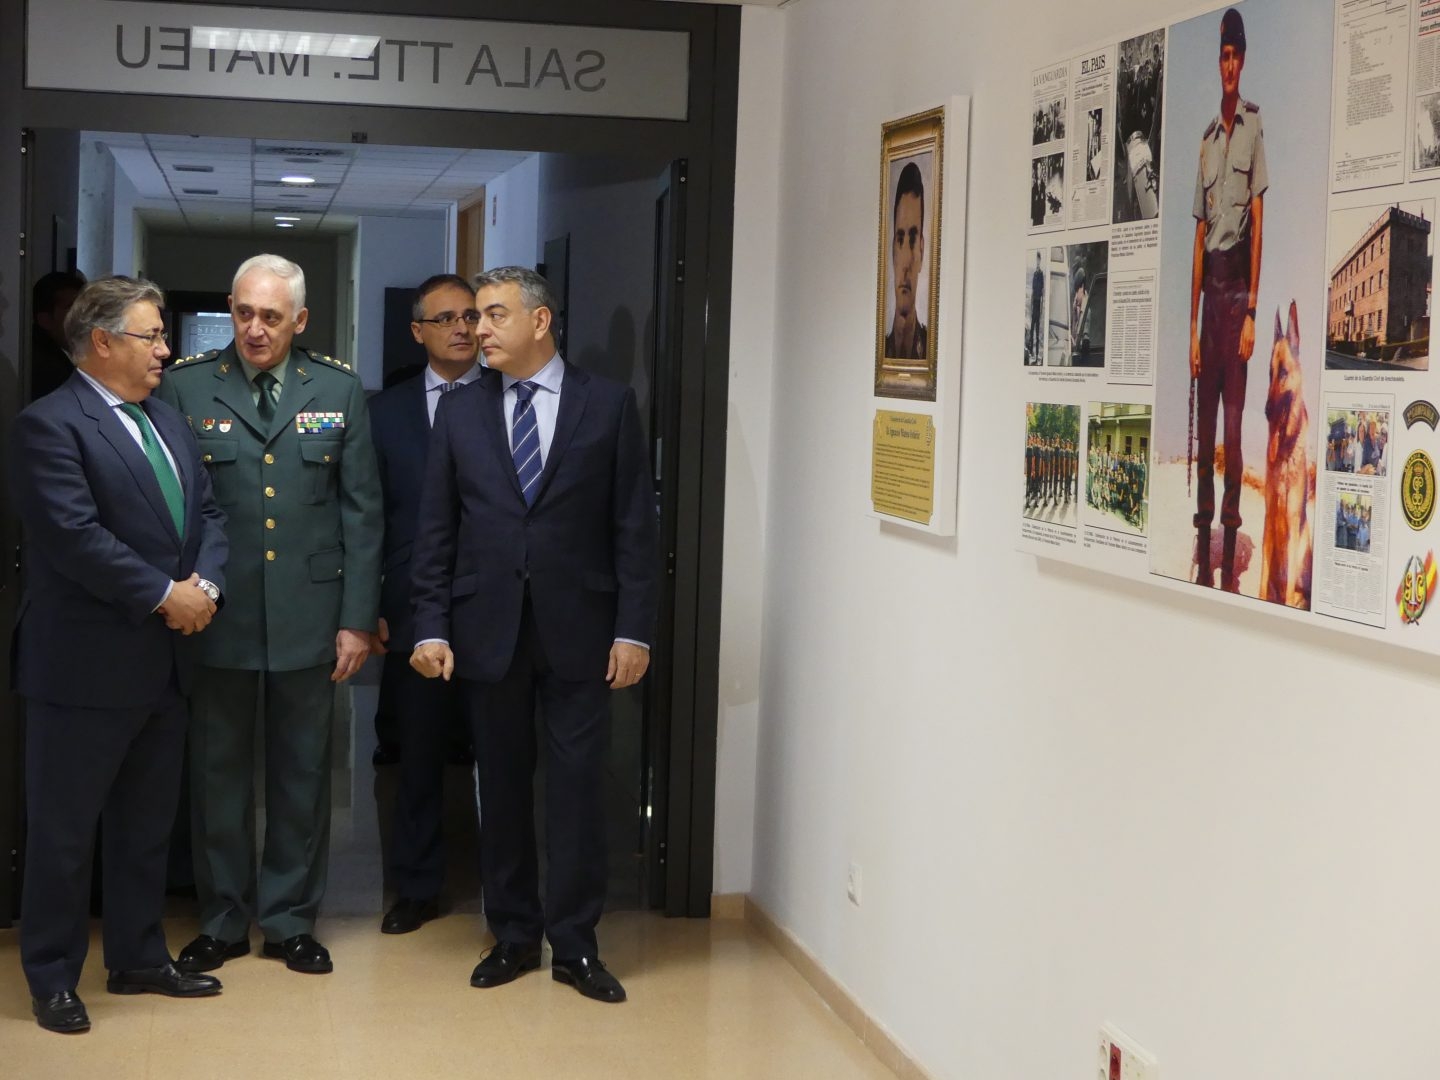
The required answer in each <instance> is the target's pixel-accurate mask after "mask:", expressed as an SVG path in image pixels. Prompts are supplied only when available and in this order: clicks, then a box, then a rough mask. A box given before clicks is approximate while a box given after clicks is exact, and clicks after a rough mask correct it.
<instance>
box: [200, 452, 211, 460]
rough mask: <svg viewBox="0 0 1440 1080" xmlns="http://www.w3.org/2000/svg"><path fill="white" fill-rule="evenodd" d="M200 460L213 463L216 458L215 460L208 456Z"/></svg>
mask: <svg viewBox="0 0 1440 1080" xmlns="http://www.w3.org/2000/svg"><path fill="white" fill-rule="evenodd" d="M200 460H201V461H213V460H214V458H213V457H212V456H211V455H210V454H206V455H205V456H204V457H203V458H201V459H200Z"/></svg>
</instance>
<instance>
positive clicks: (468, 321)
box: [415, 311, 480, 330]
mask: <svg viewBox="0 0 1440 1080" xmlns="http://www.w3.org/2000/svg"><path fill="white" fill-rule="evenodd" d="M415 321H416V322H422V323H433V324H434V325H435V326H438V327H440V328H441V329H442V330H449V329H450V327H452V326H454V325H455V324H456V323H458V322H463V323H464V324H465V325H466V326H478V325H479V324H480V312H478V311H462V312H461V313H460V314H458V315H457V314H455V312H453V311H442V312H441V313H440V314H439V315H436V316H435V317H434V318H433V319H416V320H415Z"/></svg>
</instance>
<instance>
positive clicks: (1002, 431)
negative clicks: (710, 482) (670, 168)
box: [717, 0, 1440, 1080]
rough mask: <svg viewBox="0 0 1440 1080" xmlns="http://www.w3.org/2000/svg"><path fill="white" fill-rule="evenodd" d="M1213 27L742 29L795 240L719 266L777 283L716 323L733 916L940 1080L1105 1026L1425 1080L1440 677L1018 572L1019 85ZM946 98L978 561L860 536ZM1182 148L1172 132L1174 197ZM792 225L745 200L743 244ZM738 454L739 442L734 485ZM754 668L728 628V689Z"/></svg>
mask: <svg viewBox="0 0 1440 1080" xmlns="http://www.w3.org/2000/svg"><path fill="white" fill-rule="evenodd" d="M1196 10H1197V8H1196V7H1195V5H1193V4H1190V3H1188V2H1181V0H1106V2H1103V3H1102V2H1100V0H1083V2H1069V0H1036V2H1035V3H1032V4H1030V5H1027V6H1025V7H1023V8H1019V7H1016V6H1015V5H1003V4H990V3H982V2H979V0H906V2H900V0H890V2H875V0H794V2H792V3H791V4H789V5H787V7H786V8H784V9H783V11H781V12H778V13H776V12H764V13H759V12H754V11H752V10H747V12H746V14H745V22H746V24H747V28H750V27H753V25H756V24H755V20H757V19H759V20H783V22H784V49H783V57H781V58H780V60H781V62H780V63H778V64H777V65H775V67H776V68H777V69H778V70H779V71H780V72H781V73H780V74H776V75H771V76H766V75H764V74H763V73H761V74H760V75H758V76H757V77H758V78H760V79H761V80H762V81H761V84H760V85H759V86H758V87H757V86H750V87H747V89H746V91H745V92H746V94H754V93H757V92H762V93H770V94H773V100H772V103H771V107H770V109H768V110H766V111H764V112H763V113H761V112H758V111H746V110H745V109H744V108H743V105H742V114H741V130H740V145H741V155H742V160H744V158H745V155H746V154H747V153H750V152H754V153H757V154H761V155H769V156H770V160H769V162H768V174H769V175H770V176H771V177H772V183H773V184H775V185H777V186H778V227H777V229H776V230H775V234H774V243H773V244H772V245H770V247H769V249H768V250H767V251H764V252H757V251H756V250H755V246H756V244H758V240H757V238H756V237H755V236H754V235H752V236H751V237H750V239H751V241H752V244H751V245H750V246H749V247H747V248H746V252H747V254H746V255H745V256H743V257H742V255H741V246H740V245H739V244H737V254H736V272H737V278H738V276H739V275H740V273H742V272H743V271H745V270H746V269H747V263H746V260H747V259H749V260H751V266H752V267H753V268H754V269H756V270H757V272H763V268H764V266H765V264H766V260H767V258H768V259H769V260H771V261H773V263H774V265H775V266H776V268H777V273H776V275H775V284H774V290H775V303H774V305H773V309H772V311H770V312H760V313H758V317H760V318H763V319H765V320H768V321H767V322H766V324H765V325H766V329H765V331H764V332H763V333H762V332H761V331H760V330H757V329H756V327H755V326H753V325H751V322H752V320H753V319H755V318H756V317H757V312H756V311H755V310H754V309H753V308H751V307H748V306H747V305H746V304H745V303H744V302H742V301H741V298H740V294H739V292H738V291H737V296H736V303H735V308H734V311H735V315H734V319H733V324H734V325H733V329H732V333H734V334H735V339H736V342H737V348H736V350H735V352H734V354H733V355H732V359H731V366H732V372H733V371H735V370H736V369H740V370H742V371H743V370H744V366H745V364H746V361H747V357H746V355H745V354H744V353H742V352H741V351H740V349H739V347H738V342H740V341H741V340H742V334H743V335H744V340H747V341H759V345H758V346H757V347H758V348H763V349H766V355H767V356H768V357H769V360H770V362H771V363H772V364H773V369H774V374H773V383H772V384H771V386H770V389H771V392H772V393H773V403H772V406H771V408H772V410H773V412H772V418H771V420H770V432H769V436H768V439H769V447H768V457H767V458H766V462H765V466H764V470H763V471H764V474H765V475H764V486H765V489H766V498H767V499H768V503H767V505H766V508H765V511H764V513H763V515H761V527H762V529H763V537H764V547H763V556H757V557H755V558H752V559H746V558H744V557H736V558H735V560H734V561H733V562H732V561H730V559H729V556H730V554H731V553H732V551H734V550H735V548H734V547H733V546H732V545H731V542H730V541H731V540H732V539H738V538H737V537H735V535H734V530H735V529H736V527H737V526H736V524H735V519H734V518H733V517H732V516H731V515H729V514H728V513H727V532H729V533H730V534H731V535H730V536H727V562H726V567H725V577H726V590H727V596H728V595H729V594H730V593H731V591H732V590H734V589H737V588H740V589H746V588H751V589H753V588H755V587H756V583H757V582H759V583H762V584H763V590H764V592H763V624H764V625H763V648H762V649H759V650H758V655H759V663H760V669H761V678H760V692H759V701H758V707H757V709H756V723H757V735H756V738H757V752H756V759H757V762H758V764H757V770H756V776H755V781H754V782H755V788H756V792H757V794H756V797H755V826H754V834H753V842H754V860H753V884H752V891H753V895H754V896H755V898H756V899H757V900H758V901H759V902H760V903H761V904H763V905H764V906H765V908H766V909H767V910H768V911H769V912H771V913H772V914H773V915H774V916H775V917H776V918H777V919H778V920H779V922H780V923H782V924H783V925H784V926H785V927H787V928H788V929H789V930H790V931H792V932H793V933H794V934H795V935H796V936H797V937H798V938H799V939H800V941H801V942H802V943H803V944H804V945H805V946H806V947H807V948H808V949H810V950H811V951H812V952H813V953H814V954H815V955H816V956H817V957H818V958H819V960H820V961H821V962H822V963H823V964H824V966H825V967H826V968H827V969H828V970H829V971H830V972H831V973H832V974H833V975H834V976H835V977H836V978H838V979H839V980H840V981H841V982H842V983H843V984H844V985H845V986H847V987H848V988H849V989H850V990H851V991H852V992H853V993H854V994H855V996H856V997H857V998H858V999H859V1000H860V1002H861V1003H862V1005H863V1006H864V1008H865V1009H866V1010H867V1011H868V1012H869V1013H870V1014H871V1015H872V1016H874V1017H875V1018H877V1019H878V1020H879V1022H880V1023H881V1024H883V1025H884V1026H885V1027H886V1028H887V1029H889V1030H890V1031H891V1032H892V1033H893V1034H894V1035H895V1036H896V1037H897V1038H898V1040H899V1041H900V1042H901V1043H902V1044H903V1045H904V1046H905V1047H907V1048H908V1049H909V1051H910V1052H911V1053H913V1054H914V1055H915V1057H916V1058H917V1059H918V1060H919V1061H920V1062H922V1063H923V1064H924V1065H925V1067H926V1068H927V1069H928V1070H929V1071H930V1072H931V1073H933V1074H934V1075H935V1076H937V1077H949V1078H957V1080H958V1078H966V1080H969V1078H975V1080H979V1078H982V1077H984V1078H988V1077H1004V1078H1006V1080H1054V1078H1056V1077H1063V1076H1087V1075H1088V1076H1092V1077H1093V1076H1094V1075H1095V1047H1096V1035H1097V1029H1098V1027H1099V1025H1100V1024H1101V1023H1102V1022H1104V1021H1107V1020H1108V1021H1113V1022H1115V1023H1117V1024H1118V1025H1120V1026H1121V1027H1122V1028H1123V1029H1125V1030H1127V1031H1128V1032H1130V1033H1131V1034H1132V1035H1133V1036H1134V1037H1135V1038H1137V1039H1138V1040H1139V1042H1140V1043H1141V1044H1142V1045H1144V1046H1145V1047H1147V1048H1148V1049H1149V1050H1151V1051H1152V1052H1154V1053H1155V1054H1157V1055H1158V1058H1159V1061H1160V1065H1161V1069H1162V1074H1163V1075H1164V1077H1165V1078H1166V1080H1215V1078H1217V1077H1225V1078H1226V1080H1276V1078H1287V1080H1288V1078H1306V1080H1322V1078H1323V1080H1328V1078H1336V1080H1338V1078H1341V1077H1353V1076H1385V1077H1393V1078H1404V1080H1422V1078H1423V1080H1430V1078H1433V1077H1434V1076H1435V1074H1436V1071H1437V1068H1440V1026H1437V1025H1436V1023H1435V1021H1434V1013H1435V1008H1434V1002H1435V1001H1436V1000H1437V997H1440V919H1437V916H1436V912H1437V910H1440V844H1437V842H1436V839H1435V837H1436V832H1437V825H1440V783H1437V780H1436V772H1437V762H1440V710H1437V708H1436V703H1437V692H1440V673H1437V669H1436V664H1435V662H1434V661H1433V659H1429V658H1425V657H1422V656H1420V655H1419V654H1411V653H1406V652H1398V651H1397V652H1387V651H1386V650H1384V649H1382V648H1380V647H1378V646H1375V645H1372V644H1370V643H1368V642H1364V641H1358V640H1354V639H1351V638H1349V637H1345V636H1342V635H1340V634H1337V633H1333V632H1328V631H1326V630H1325V629H1324V628H1323V627H1321V626H1294V625H1290V624H1288V623H1286V622H1283V621H1281V620H1279V619H1275V618H1272V617H1270V616H1268V615H1267V614H1266V613H1265V612H1264V611H1262V610H1260V605H1258V604H1255V603H1237V604H1233V605H1224V604H1220V603H1214V602H1210V601H1208V600H1207V599H1205V598H1202V597H1199V596H1192V595H1189V594H1186V593H1176V592H1171V591H1161V590H1159V589H1154V588H1150V587H1147V586H1146V585H1145V584H1143V583H1128V582H1124V581H1121V580H1119V579H1113V578H1109V577H1106V576H1103V575H1100V574H1097V573H1092V572H1088V571H1082V570H1078V569H1073V568H1069V567H1066V566H1063V565H1060V564H1056V563H1053V562H1049V561H1045V560H1037V559H1036V558H1034V557H1032V556H1022V555H1020V554H1017V553H1016V552H1015V551H1014V544H1015V539H1016V535H1017V529H1018V518H1019V512H1020V499H1021V450H1022V440H1023V431H1024V428H1023V424H1024V418H1023V415H1022V410H1021V406H1020V402H1021V401H1022V399H1023V381H1022V368H1021V343H1022V325H1021V312H1022V295H1023V294H1022V291H1021V290H1022V278H1021V271H1022V263H1023V250H1024V247H1025V245H1026V238H1025V233H1024V222H1025V217H1026V211H1027V191H1028V188H1027V178H1028V150H1029V146H1028V142H1029V135H1030V114H1029V109H1030V96H1029V78H1028V72H1029V71H1030V70H1031V69H1032V68H1033V67H1036V66H1039V65H1040V64H1042V63H1046V62H1049V61H1051V60H1055V59H1060V58H1063V57H1066V56H1070V55H1074V54H1077V53H1079V52H1080V51H1081V50H1082V49H1083V48H1085V47H1086V46H1088V45H1091V44H1094V43H1097V42H1113V41H1115V40H1116V39H1118V38H1120V37H1122V36H1126V35H1128V34H1129V33H1131V32H1135V31H1139V30H1143V29H1147V28H1149V27H1151V26H1153V25H1155V24H1157V23H1162V22H1170V21H1174V20H1176V19H1178V18H1180V17H1182V16H1184V15H1187V14H1191V13H1194V12H1195V11H1196ZM758 25H760V26H761V27H764V26H766V25H767V24H766V23H765V22H764V21H762V22H760V23H759V24H758ZM745 42H746V46H745V47H746V49H747V59H748V57H749V55H753V50H754V49H756V48H757V42H756V40H755V39H754V37H752V36H751V34H750V33H747V35H746V39H745ZM758 47H764V42H763V41H762V42H761V43H760V45H759V46H758ZM1217 49H1218V45H1217ZM1250 62H1251V63H1252V64H1254V63H1258V62H1261V60H1260V58H1259V57H1251V58H1250ZM1316 62H1317V63H1328V62H1329V58H1328V57H1317V58H1316ZM752 76H755V73H754V72H753V71H752ZM766 78H769V79H770V80H771V82H769V83H765V82H764V79H766ZM1167 92H1177V91H1176V90H1175V89H1173V88H1167ZM957 93H960V94H970V95H973V108H972V113H971V116H972V148H971V153H970V197H969V236H968V241H969V243H968V252H966V253H965V254H964V256H963V257H964V258H965V259H966V263H967V274H966V278H967V282H968V295H967V296H966V298H965V304H964V310H965V342H964V350H963V363H964V404H963V424H962V441H961V464H960V499H959V534H958V536H957V537H956V538H954V539H934V538H929V537H925V536H921V535H918V534H914V533H911V532H908V531H904V530H901V529H898V528H893V527H888V526H881V525H879V524H877V523H876V522H874V521H872V520H870V519H868V518H867V517H865V516H864V511H865V505H866V495H867V475H868V467H869V446H868V435H869V418H868V412H869V409H870V408H871V405H870V382H871V362H872V361H871V356H872V349H873V341H874V323H873V318H874V314H873V311H874V298H875V270H876V266H875V263H876V201H877V194H878V191H877V189H878V186H879V185H878V173H879V168H878V160H877V155H878V143H879V129H880V125H881V123H882V122H883V121H885V120H887V119H890V118H894V117H899V116H902V115H905V114H906V113H908V112H910V111H913V110H916V109H922V108H926V107H929V106H932V105H936V104H939V103H941V102H943V101H944V100H946V98H948V97H949V96H950V95H951V94H957ZM1217 98H1218V94H1217ZM1261 104H1262V106H1263V102H1262V103H1261ZM1217 105H1218V100H1217ZM1316 107H1317V108H1325V107H1326V103H1325V102H1317V103H1316ZM777 120H778V123H779V128H780V133H779V138H778V140H777V139H774V138H773V131H774V129H775V125H776V123H777ZM1198 134H1199V133H1198V132H1196V133H1189V132H1169V133H1167V139H1168V140H1169V145H1170V146H1171V147H1173V148H1174V149H1173V150H1172V154H1173V155H1174V156H1173V159H1172V160H1174V161H1176V162H1181V163H1182V165H1183V163H1186V162H1187V161H1188V160H1189V159H1190V158H1191V156H1192V148H1193V144H1194V143H1195V142H1196V141H1197V139H1198ZM1177 167H1182V166H1177ZM1183 167H1189V166H1188V165H1183ZM742 179H743V177H742ZM774 197H775V196H773V195H772V193H771V192H770V191H768V190H764V189H762V188H759V187H758V186H757V185H754V184H746V183H743V182H742V183H741V185H740V187H739V191H738V205H737V213H736V218H737V221H738V222H746V221H747V220H754V219H756V218H757V217H758V218H759V219H761V220H764V217H765V215H767V214H771V213H774V212H775V211H774V210H773V208H772V207H773V205H774V204H773V203H772V198H774ZM1316 227H1317V228H1319V227H1321V225H1320V223H1318V222H1317V225H1316ZM742 228H743V226H742ZM960 240H961V238H960V237H958V236H951V237H948V238H947V246H946V251H945V259H946V261H947V262H948V263H950V264H951V265H953V264H955V263H956V262H958V261H959V260H960V259H961V258H962V248H961V247H960ZM1320 272H1322V268H1318V267H1317V273H1320ZM762 339H763V340H762ZM956 345H957V343H956V342H955V341H954V340H953V338H952V339H951V340H949V341H947V342H946V343H945V344H944V346H943V348H944V349H945V360H944V362H945V363H950V364H954V363H959V362H961V359H962V357H961V353H960V351H959V350H958V349H957V348H956ZM758 396H759V395H758V394H756V393H755V391H754V390H753V389H752V388H749V387H741V388H737V390H736V394H735V402H736V403H737V404H738V403H746V402H753V401H755V400H756V398H757V397H758ZM747 422H748V421H747ZM746 438H748V429H747V427H746V426H745V425H744V424H742V425H738V426H732V429H731V435H730V439H731V457H732V462H733V460H734V456H735V454H736V453H738V452H740V451H741V450H742V449H743V447H741V446H740V445H739V444H740V442H741V440H744V439H746ZM733 490H734V488H733V486H732V493H733ZM742 547H743V545H742ZM751 633H752V628H751V627H750V626H748V625H746V624H745V622H744V620H739V619H727V621H726V626H725V642H724V645H723V646H722V653H723V652H725V651H726V650H735V649H737V648H740V647H741V646H742V645H743V644H744V640H743V639H744V636H745V635H749V634H751ZM726 712H727V710H726V705H725V703H724V702H723V701H722V718H723V717H724V716H725V715H726ZM725 739H726V729H725V727H723V726H722V731H721V741H722V747H723V745H724V742H725ZM721 762H722V773H721V776H720V782H719V788H720V790H721V792H722V795H723V793H724V792H726V791H733V790H735V789H737V788H740V787H743V784H744V783H745V782H746V781H745V777H744V771H745V767H746V763H745V761H744V756H743V755H739V756H738V757H737V759H728V758H727V757H726V756H725V755H723V754H722V758H721ZM737 773H738V774H739V775H736V774H737ZM721 810H722V814H721V821H722V823H724V822H728V823H729V827H732V828H733V827H734V823H735V821H736V820H737V817H739V818H743V814H740V815H735V814H731V815H729V816H728V817H727V816H726V815H725V813H724V812H723V811H724V808H723V807H722V808H721ZM722 839H723V838H721V837H717V848H718V846H719V844H720V843H721V842H722ZM736 842H740V841H738V840H737V841H736ZM851 863H854V864H856V865H858V866H859V868H860V870H861V875H862V878H861V880H862V888H861V901H862V902H861V904H860V906H858V907H857V906H855V905H853V904H851V903H850V902H849V901H848V900H847V899H846V876H847V869H848V867H849V866H850V864H851Z"/></svg>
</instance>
